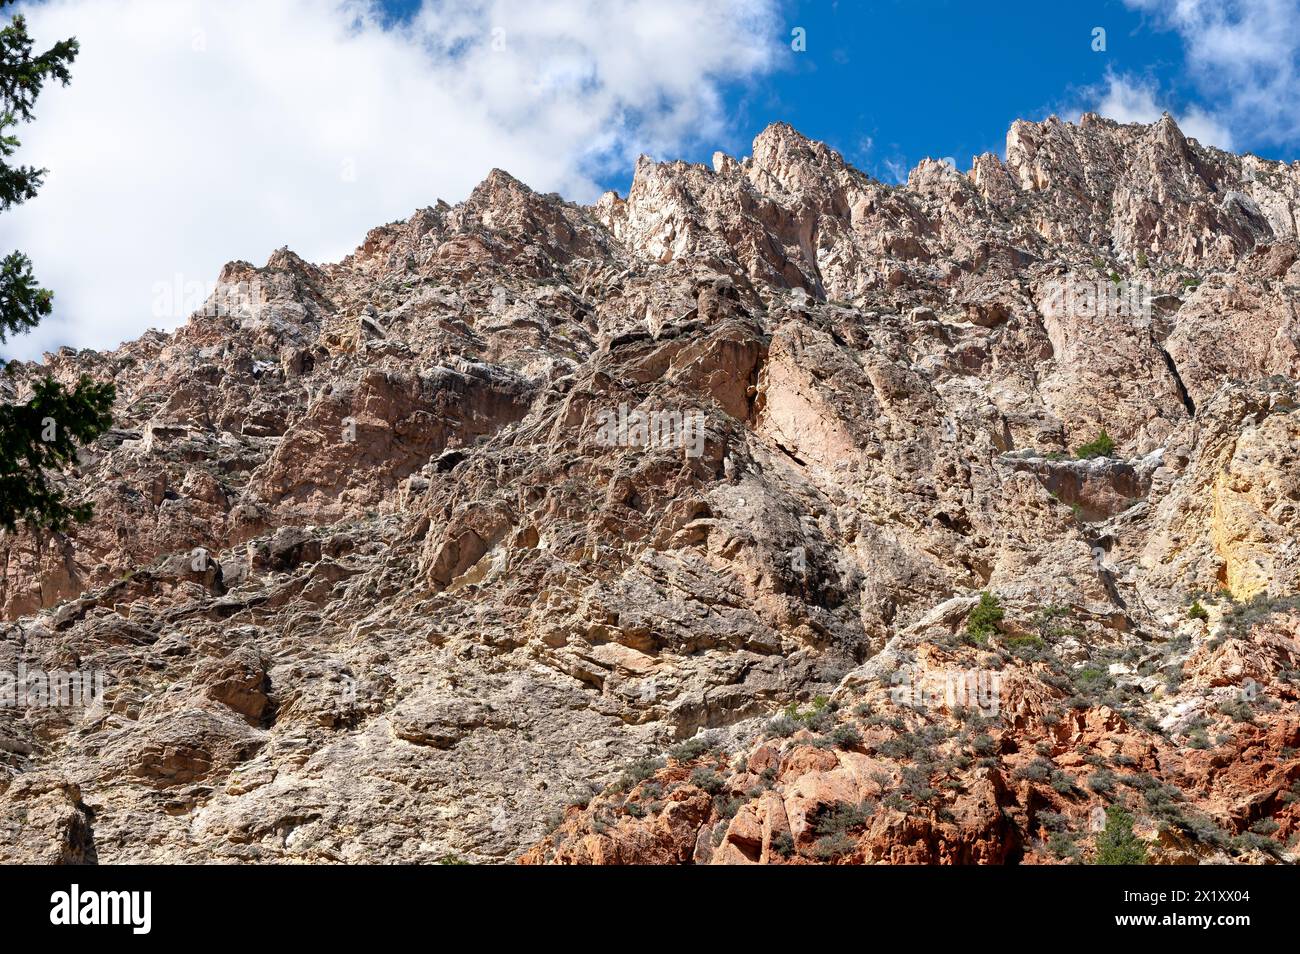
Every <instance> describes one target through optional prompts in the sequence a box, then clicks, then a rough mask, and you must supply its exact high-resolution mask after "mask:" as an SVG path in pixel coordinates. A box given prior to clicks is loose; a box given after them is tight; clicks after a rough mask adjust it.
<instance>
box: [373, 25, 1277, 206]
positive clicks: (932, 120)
mask: <svg viewBox="0 0 1300 954" xmlns="http://www.w3.org/2000/svg"><path fill="white" fill-rule="evenodd" d="M1204 5H1205V6H1206V7H1215V6H1218V7H1220V8H1222V9H1223V10H1224V11H1228V10H1229V9H1230V7H1231V6H1232V5H1233V4H1232V3H1231V2H1227V3H1225V2H1221V0H1211V2H1208V3H1206V4H1204ZM384 6H385V8H386V9H387V11H388V12H389V14H390V16H391V18H392V19H393V20H394V21H397V22H401V21H403V20H406V19H408V18H410V17H411V16H412V15H413V14H414V12H415V11H416V10H418V9H419V8H420V7H421V3H420V0H386V2H385V3H384ZM1164 6H1165V5H1164V4H1162V3H1160V2H1159V0H1134V2H1130V3H1125V2H1124V0H1091V2H1089V0H1082V2H1079V0H1074V2H1051V0H1047V2H1044V0H1036V2H1035V0H1000V2H998V3H996V4H975V3H970V2H962V0H870V2H839V0H835V2H832V0H787V2H780V3H777V4H775V9H776V11H777V17H776V20H775V22H774V26H775V27H776V29H774V30H773V31H771V32H772V34H773V35H772V37H771V39H772V41H773V45H774V47H775V48H776V50H777V56H776V59H775V62H774V63H773V64H772V68H771V69H770V71H765V72H763V73H762V74H760V75H756V76H751V77H746V78H744V79H743V80H739V81H734V82H728V83H725V84H723V85H722V90H723V92H724V96H725V109H726V118H727V128H726V131H725V133H724V134H723V135H722V136H720V137H718V140H717V141H705V140H698V141H688V142H686V143H684V148H683V149H682V150H681V151H680V154H679V155H675V156H672V157H664V158H684V159H688V160H691V161H695V162H707V161H708V159H709V157H710V156H711V154H712V152H713V150H714V149H716V148H723V149H724V150H725V151H727V152H730V153H732V154H734V155H744V154H746V153H747V152H748V149H749V144H750V143H751V142H752V140H753V137H754V136H755V135H756V134H757V133H758V132H759V131H761V130H762V129H763V128H764V127H765V126H767V125H768V124H769V123H771V122H773V121H775V120H783V121H785V122H788V123H790V124H791V125H793V126H794V127H795V128H797V129H798V130H799V131H800V132H802V133H804V134H805V135H808V136H810V137H812V138H814V139H820V140H823V141H825V142H828V143H830V144H831V145H832V146H834V147H835V148H836V149H838V150H840V152H842V153H843V154H844V155H845V156H846V157H847V158H848V160H849V161H850V162H852V163H853V164H854V165H856V166H858V167H859V168H861V169H863V170H865V171H867V172H868V173H870V174H872V175H873V176H875V177H877V178H879V179H881V180H884V181H889V182H895V181H900V180H901V179H903V178H905V176H906V172H907V170H908V169H910V168H912V167H913V166H915V165H916V163H917V162H918V161H919V160H920V159H922V158H925V157H933V158H944V157H947V158H950V159H952V160H953V161H954V162H955V163H956V165H957V166H958V167H959V168H962V169H967V168H969V166H970V160H971V157H972V156H975V155H978V154H980V153H983V152H990V151H991V152H995V153H999V154H1000V153H1001V152H1002V151H1003V146H1004V143H1005V138H1006V132H1007V129H1008V128H1009V127H1010V125H1011V123H1012V122H1013V121H1014V120H1016V119H1042V118H1045V117H1046V116H1048V115H1051V114H1054V113H1055V114H1058V115H1061V116H1062V117H1073V116H1077V114H1078V113H1079V112H1080V111H1081V110H1083V109H1089V108H1096V107H1097V106H1099V105H1100V103H1101V102H1104V101H1105V100H1106V99H1107V94H1110V93H1114V95H1113V96H1112V98H1111V104H1112V109H1110V110H1108V111H1107V112H1108V113H1109V114H1111V115H1113V116H1114V118H1117V119H1122V120H1128V121H1136V120H1139V119H1146V120H1148V121H1149V119H1150V118H1153V117H1152V116H1149V115H1146V114H1148V113H1150V112H1151V110H1152V108H1153V107H1154V108H1155V109H1156V111H1157V112H1158V111H1159V110H1160V109H1169V110H1170V111H1172V112H1174V113H1175V114H1176V115H1179V116H1185V115H1186V114H1187V112H1188V110H1192V111H1194V112H1197V111H1199V110H1208V109H1209V108H1211V106H1212V100H1207V99H1206V98H1205V97H1202V96H1201V95H1200V90H1199V89H1198V83H1197V82H1196V77H1195V75H1194V73H1195V71H1194V70H1193V69H1192V68H1190V67H1189V63H1188V57H1187V46H1188V44H1187V43H1186V41H1185V38H1184V36H1183V35H1180V32H1179V30H1178V29H1177V26H1176V24H1174V23H1171V22H1170V20H1169V18H1167V17H1165V16H1163V15H1162V12H1163V7H1164ZM1190 6H1192V7H1196V6H1197V2H1196V0H1193V2H1192V3H1191V4H1190ZM1281 6H1283V7H1285V6H1294V4H1293V3H1291V2H1289V0H1288V2H1285V3H1283V4H1281ZM1293 12H1294V18H1295V19H1297V20H1300V9H1296V10H1294V11H1293ZM796 28H801V29H802V30H803V31H804V40H805V43H804V47H805V48H804V49H803V50H802V51H796V50H794V49H793V45H794V30H795V29H796ZM1097 28H1101V29H1102V30H1104V31H1105V33H1104V37H1102V41H1103V42H1101V43H1098V42H1097V41H1098V38H1097V36H1096V35H1095V34H1094V30H1096V29H1097ZM1197 28H1198V26H1197V25H1196V24H1192V25H1191V26H1190V29H1197ZM1095 46H1103V47H1104V48H1103V49H1095V48H1094V47H1095ZM1211 82H1212V81H1211ZM1148 94H1149V97H1150V100H1151V103H1149V104H1148V103H1146V102H1145V101H1144V98H1145V97H1146V96H1147V95H1148ZM1144 107H1145V108H1144ZM1185 125H1186V123H1185ZM1191 125H1192V128H1191V129H1190V130H1189V134H1190V133H1195V132H1198V131H1199V129H1197V128H1196V124H1195V123H1192V124H1191ZM1222 138H1224V139H1225V140H1226V141H1221V142H1216V143H1215V144H1216V145H1223V146H1227V147H1231V148H1233V149H1235V150H1236V151H1241V152H1245V151H1253V152H1255V153H1256V154H1258V155H1261V156H1265V157H1268V158H1276V159H1285V160H1291V159H1295V158H1296V157H1297V156H1298V155H1300V143H1298V142H1297V141H1296V140H1295V138H1294V137H1287V138H1285V139H1282V140H1280V141H1279V140H1278V139H1277V138H1274V137H1267V136H1260V135H1251V136H1245V137H1239V136H1232V135H1230V134H1229V135H1228V136H1225V137H1222ZM630 175H631V173H630V170H624V169H619V168H602V169H600V170H599V175H598V178H599V180H600V182H601V184H602V185H604V186H607V187H609V188H614V189H617V190H619V191H620V192H623V193H626V191H627V187H628V185H629V183H630Z"/></svg>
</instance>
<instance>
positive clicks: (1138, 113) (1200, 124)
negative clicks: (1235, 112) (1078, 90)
mask: <svg viewBox="0 0 1300 954" xmlns="http://www.w3.org/2000/svg"><path fill="white" fill-rule="evenodd" d="M1092 93H1093V96H1094V97H1096V102H1095V104H1094V105H1093V106H1092V107H1091V108H1092V109H1093V110H1094V111H1095V112H1097V113H1100V114H1101V115H1103V116H1105V117H1107V118H1108V119H1113V120H1115V121H1116V122H1121V123H1153V122H1155V121H1156V120H1157V119H1159V118H1160V117H1161V116H1162V115H1163V114H1164V112H1165V110H1164V109H1163V108H1162V107H1160V106H1158V105H1156V95H1157V90H1156V86H1155V84H1154V83H1151V82H1148V81H1144V80H1139V79H1135V78H1133V77H1131V76H1122V75H1117V74H1114V73H1107V74H1106V81H1105V83H1104V84H1103V85H1102V86H1100V87H1098V88H1096V89H1094V90H1092ZM1170 115H1172V116H1173V117H1174V120H1175V121H1176V122H1177V123H1178V128H1180V129H1181V130H1182V131H1183V133H1184V134H1185V135H1188V136H1191V137H1192V138H1194V139H1196V140H1198V141H1199V142H1200V143H1202V144H1203V145H1207V146H1218V147H1219V148H1220V149H1228V150H1231V149H1232V148H1233V137H1232V132H1231V131H1230V130H1229V129H1228V128H1227V127H1226V126H1224V125H1223V124H1222V123H1220V122H1219V121H1218V119H1216V118H1215V117H1214V116H1213V115H1211V114H1210V113H1207V112H1205V111H1204V110H1202V109H1200V108H1198V107H1195V106H1193V107H1191V108H1189V109H1187V110H1185V111H1184V112H1183V113H1182V114H1181V115H1180V114H1175V113H1174V112H1173V111H1172V110H1170Z"/></svg>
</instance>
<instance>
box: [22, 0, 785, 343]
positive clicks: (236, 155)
mask: <svg viewBox="0 0 1300 954" xmlns="http://www.w3.org/2000/svg"><path fill="white" fill-rule="evenodd" d="M23 12H24V13H26V15H27V17H28V23H29V27H30V29H31V32H32V33H33V35H34V37H35V38H36V41H37V44H38V46H41V48H43V46H44V45H48V44H49V43H51V42H54V41H55V40H58V39H61V38H63V37H66V36H70V35H76V37H77V38H78V39H79V40H80V41H81V55H80V56H79V57H78V59H77V62H76V63H75V64H74V67H73V78H72V84H71V85H70V86H69V87H67V88H66V89H63V88H58V87H47V88H46V91H45V93H44V94H43V95H42V97H41V99H40V100H39V101H38V103H37V119H36V122H34V123H33V124H31V125H27V126H24V127H21V128H20V130H19V135H20V136H21V138H22V140H23V150H22V152H21V154H20V156H19V158H20V159H22V160H23V161H26V162H30V163H34V164H36V165H40V166H45V167H48V168H49V170H50V172H49V174H48V176H47V177H46V182H45V186H44V188H43V189H42V190H41V193H40V195H38V197H37V198H36V199H34V200H32V201H31V202H29V203H27V204H25V205H23V206H20V207H18V208H16V209H14V210H12V211H11V212H9V213H6V214H5V215H4V216H3V218H0V227H3V235H2V236H0V246H4V247H5V248H4V249H3V251H8V250H9V249H11V248H21V249H22V250H23V251H25V252H27V253H28V254H29V255H30V256H31V257H32V259H33V261H34V264H35V270H36V274H37V277H38V278H39V279H40V281H41V282H42V284H44V285H46V286H47V287H49V288H52V289H53V290H54V292H55V311H56V314H55V315H54V316H52V317H51V318H50V319H47V320H46V321H45V322H44V323H42V325H41V326H40V327H39V328H38V329H37V330H36V331H35V332H33V333H32V334H31V335H29V336H26V337H23V338H14V339H11V340H10V342H8V344H6V345H5V346H3V351H4V353H6V354H8V355H10V356H17V357H31V356H35V355H38V354H39V353H40V352H41V351H42V350H45V349H48V348H51V347H53V346H55V345H57V344H64V343H68V344H73V345H75V346H78V347H113V346H115V345H116V344H117V343H118V342H119V341H121V340H123V339H125V338H130V337H134V336H135V335H137V334H138V333H140V332H141V331H142V330H144V329H145V328H147V327H150V326H161V327H171V326H174V325H176V324H179V323H180V322H181V321H182V320H183V319H184V317H185V316H184V315H155V314H154V313H153V306H154V298H155V289H156V286H157V285H158V284H159V283H165V284H173V283H174V282H176V281H177V280H179V281H182V282H186V283H189V282H211V281H213V280H214V279H215V277H216V274H217V271H218V270H219V268H220V266H221V265H222V264H223V263H224V262H226V261H228V260H231V259H236V258H243V259H247V260H249V261H252V262H255V263H261V262H262V261H265V259H266V257H267V255H268V254H269V253H270V252H271V251H272V250H273V249H274V248H276V247H278V246H280V245H285V244H287V245H289V246H290V247H291V248H293V249H294V250H295V251H297V252H299V253H300V254H302V255H303V256H304V257H306V258H308V259H311V260H315V261H329V260H336V259H337V258H339V257H341V256H342V255H344V254H346V253H348V252H350V251H351V250H352V249H353V248H354V247H355V246H356V245H357V244H359V242H360V241H361V239H362V238H363V237H364V234H365V231H366V229H367V228H369V227H371V226H373V225H376V224H379V223H381V222H385V221H391V220H394V219H399V218H405V217H406V216H407V215H409V214H410V213H411V212H412V211H413V210H414V209H415V208H417V207H419V206H423V205H431V204H432V203H433V202H434V201H435V200H436V199H438V198H445V199H447V200H448V201H457V200H459V199H461V198H463V197H464V196H465V195H467V194H468V192H469V190H470V189H471V188H473V186H474V185H475V184H476V183H477V182H479V181H480V180H481V179H482V178H483V177H484V176H485V175H486V174H487V172H488V170H489V169H491V168H492V167H494V166H499V167H501V168H505V169H507V170H508V171H510V172H511V173H513V174H514V175H515V176H517V177H518V178H520V179H522V180H523V181H525V182H527V183H528V184H530V185H532V186H533V187H534V188H537V189H539V190H542V191H552V190H554V191H559V192H561V193H563V194H565V195H566V196H568V197H570V198H574V199H578V200H584V201H586V200H590V199H592V198H594V196H595V195H596V193H597V191H598V188H597V186H596V181H597V179H598V178H599V176H600V175H601V173H602V172H605V171H608V170H609V169H611V168H614V167H630V164H631V159H632V158H634V157H635V155H636V154H637V153H639V152H642V151H645V152H649V153H651V154H667V153H674V152H677V151H678V150H680V149H682V148H683V146H684V145H685V144H686V143H688V142H691V141H694V140H706V141H707V140H710V139H714V138H717V137H720V136H722V135H724V132H725V123H726V115H725V109H724V105H723V98H722V89H721V86H722V84H724V83H726V82H729V81H733V80H744V79H747V78H751V77H754V76H757V75H761V74H763V73H765V72H767V71H769V70H771V69H773V68H774V66H775V56H776V54H777V52H778V51H779V49H780V40H781V30H780V29H779V27H778V26H776V25H775V20H774V17H775V13H774V9H773V0H585V2H584V0H443V2H435V0H426V3H425V6H424V7H423V8H422V9H421V10H420V11H419V12H418V13H417V14H416V16H415V17H413V18H412V19H411V20H410V21H409V22H407V23H404V24H400V25H393V24H388V25H385V24H384V23H383V21H382V18H381V16H380V13H379V10H378V8H377V6H375V5H374V4H373V3H371V2H369V0H331V2H322V0H277V2H271V3H268V2H265V0H221V2H199V0H190V2H183V0H130V2H127V0H51V2H48V3H44V4H40V5H27V6H26V8H25V9H24V10H23ZM177 276H179V279H178V278H177Z"/></svg>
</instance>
